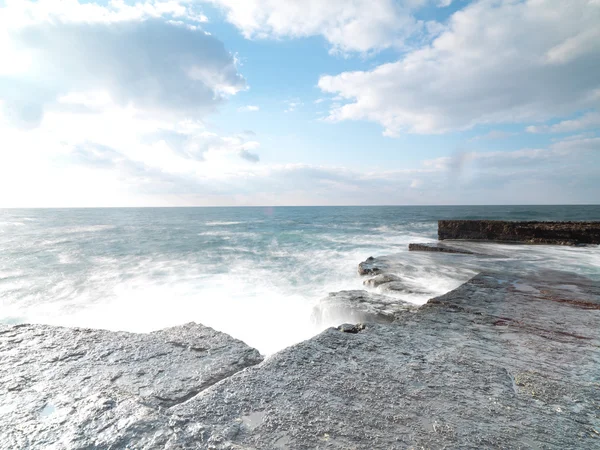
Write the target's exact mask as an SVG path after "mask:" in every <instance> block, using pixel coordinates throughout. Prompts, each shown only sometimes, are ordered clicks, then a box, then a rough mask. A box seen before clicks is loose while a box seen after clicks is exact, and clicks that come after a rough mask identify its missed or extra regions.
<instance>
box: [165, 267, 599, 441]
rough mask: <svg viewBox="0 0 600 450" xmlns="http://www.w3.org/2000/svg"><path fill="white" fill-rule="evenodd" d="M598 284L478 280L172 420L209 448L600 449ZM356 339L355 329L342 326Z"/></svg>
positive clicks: (270, 368)
mask: <svg viewBox="0 0 600 450" xmlns="http://www.w3.org/2000/svg"><path fill="white" fill-rule="evenodd" d="M599 308H600V286H598V283H594V282H592V281H589V280H587V279H584V278H579V277H577V276H576V275H565V274H562V273H558V272H548V273H544V274H539V276H536V277H506V276H505V275H504V274H492V273H487V274H481V275H478V276H476V277H475V278H473V279H472V280H471V281H469V282H467V283H466V284H464V285H463V286H461V287H460V288H458V289H456V290H454V291H452V292H450V293H448V294H446V295H444V296H441V297H438V298H436V299H434V300H433V301H431V302H430V303H429V304H427V305H425V306H424V307H422V308H421V309H420V310H419V311H418V312H416V313H412V312H406V313H404V314H402V315H400V317H399V318H397V320H396V321H395V322H393V323H391V324H365V328H364V329H362V330H356V331H358V332H342V331H340V330H338V329H335V328H331V329H328V330H327V331H325V332H323V333H322V334H320V335H318V336H316V337H314V338H312V339H310V340H308V341H305V342H303V343H300V344H298V345H296V346H293V347H290V348H288V349H285V350H283V351H281V352H279V353H277V354H275V355H274V356H272V357H270V358H269V359H268V360H266V361H265V362H264V363H263V364H261V365H260V366H256V367H253V368H250V369H248V370H246V371H244V372H240V373H238V374H236V375H234V376H232V377H231V378H228V379H227V380H224V381H223V382H222V383H219V384H218V385H215V386H213V387H212V388H211V389H209V390H207V391H205V392H204V393H203V394H202V395H200V396H197V397H194V398H193V399H192V400H190V401H189V402H186V403H184V404H181V405H178V406H176V407H174V408H173V410H174V412H175V413H176V414H177V415H178V417H179V418H180V420H181V421H182V422H181V423H182V424H184V425H182V427H181V435H180V436H181V439H182V442H183V441H184V440H185V438H184V437H183V436H196V437H197V438H198V439H199V440H198V442H197V444H196V445H197V448H213V449H240V448H243V449H279V448H281V449H286V448H293V449H315V448H318V449H405V448H433V449H437V448H462V449H481V448H506V449H513V448H546V449H564V448H600V415H599V411H600V385H599V384H598V383H599V380H600V334H599V333H598V330H599V329H600V309H599ZM345 327H347V325H345Z"/></svg>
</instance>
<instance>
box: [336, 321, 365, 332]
mask: <svg viewBox="0 0 600 450" xmlns="http://www.w3.org/2000/svg"><path fill="white" fill-rule="evenodd" d="M337 329H338V330H339V331H341V332H342V333H353V334H356V333H360V332H361V331H362V330H364V329H365V326H364V325H363V324H362V323H357V324H356V325H352V324H351V323H344V324H342V325H340V326H339V327H337Z"/></svg>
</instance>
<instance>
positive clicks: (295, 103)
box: [283, 99, 304, 113]
mask: <svg viewBox="0 0 600 450" xmlns="http://www.w3.org/2000/svg"><path fill="white" fill-rule="evenodd" d="M286 104H287V108H286V109H285V110H284V111H283V112H284V113H291V112H294V111H296V110H297V109H298V108H299V107H301V106H303V105H304V103H302V102H301V101H300V100H298V99H294V100H288V101H286Z"/></svg>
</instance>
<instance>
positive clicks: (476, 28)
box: [319, 0, 600, 136]
mask: <svg viewBox="0 0 600 450" xmlns="http://www.w3.org/2000/svg"><path fill="white" fill-rule="evenodd" d="M598 23H600V3H599V2H590V1H588V0H572V1H569V2H564V1H562V0H527V1H514V0H508V1H501V0H481V1H478V2H475V3H472V4H470V5H468V6H467V7H465V8H464V9H463V10H461V11H458V12H456V13H454V14H453V15H452V16H451V18H450V19H449V21H448V24H447V27H446V30H445V31H444V32H442V33H441V34H440V35H439V36H438V37H437V38H435V39H434V40H433V42H432V43H431V44H430V45H426V46H424V47H422V48H419V49H417V50H414V51H409V52H408V53H406V54H405V55H403V57H402V58H401V59H400V60H398V61H396V62H392V63H387V64H382V65H380V66H378V67H376V68H375V69H373V70H369V71H355V72H344V73H341V74H339V75H333V76H331V75H327V76H322V77H321V78H320V80H319V87H320V88H321V90H322V91H323V92H325V93H329V94H334V95H338V96H340V97H342V98H343V99H344V100H345V102H344V104H343V105H340V106H339V107H333V108H332V109H331V110H330V114H329V116H328V117H329V120H330V121H341V120H368V121H372V122H377V123H379V124H381V125H382V126H383V127H384V134H386V135H390V136H394V135H398V134H399V133H403V132H408V133H423V134H426V133H444V132H449V131H455V130H464V129H468V128H471V127H473V126H475V125H478V124H494V123H522V122H526V121H544V120H549V119H551V118H553V117H557V116H558V117H560V116H563V117H564V116H566V115H569V114H572V113H574V112H577V111H580V110H584V109H590V108H597V107H598V104H599V103H600V78H599V77H598V76H597V72H598V71H597V67H598V66H599V65H600V27H598ZM567 50H568V51H567Z"/></svg>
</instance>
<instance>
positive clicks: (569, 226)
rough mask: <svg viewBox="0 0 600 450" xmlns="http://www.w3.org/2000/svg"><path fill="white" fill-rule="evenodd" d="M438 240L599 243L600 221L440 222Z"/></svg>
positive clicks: (556, 243)
mask: <svg viewBox="0 0 600 450" xmlns="http://www.w3.org/2000/svg"><path fill="white" fill-rule="evenodd" d="M438 239H439V240H446V239H453V240H471V241H497V242H520V243H528V244H554V245H579V244H600V222H532V221H530V222H510V221H503V220H440V221H438Z"/></svg>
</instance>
